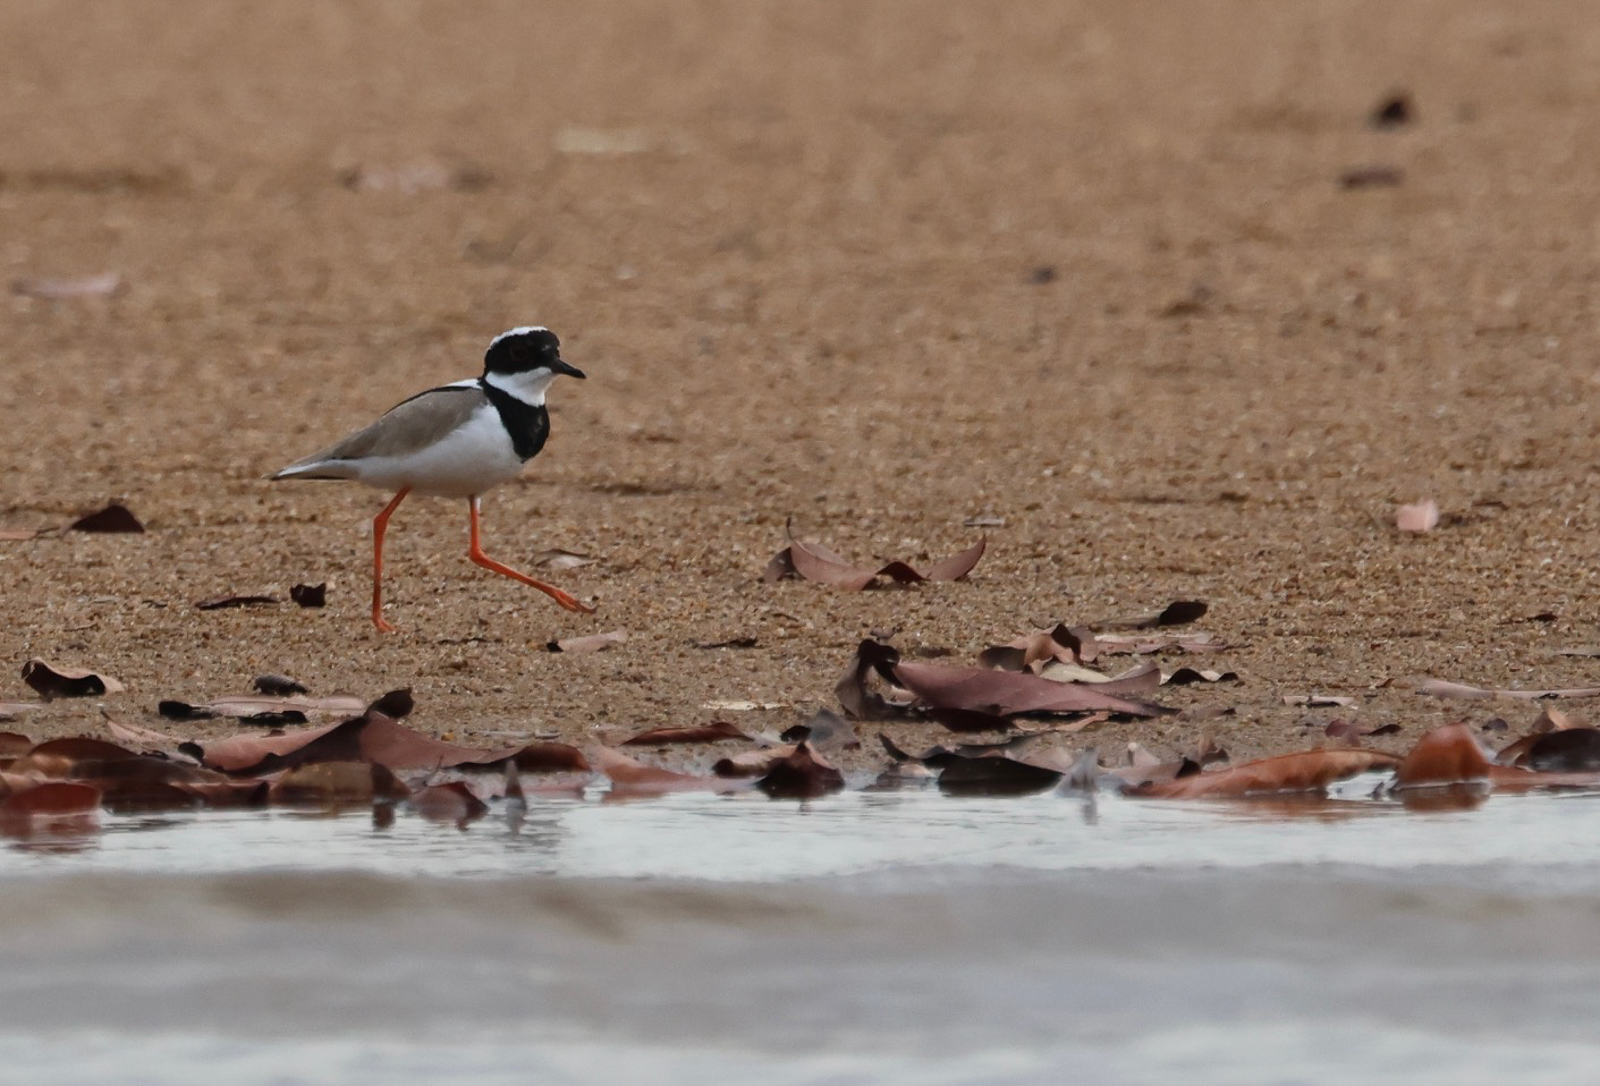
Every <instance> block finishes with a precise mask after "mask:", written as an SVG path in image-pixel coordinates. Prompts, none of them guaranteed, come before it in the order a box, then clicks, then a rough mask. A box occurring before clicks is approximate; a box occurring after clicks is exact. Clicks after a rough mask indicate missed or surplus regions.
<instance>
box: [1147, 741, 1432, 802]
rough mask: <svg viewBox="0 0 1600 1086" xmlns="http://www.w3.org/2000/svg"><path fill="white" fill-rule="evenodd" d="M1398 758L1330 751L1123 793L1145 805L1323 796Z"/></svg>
mask: <svg viewBox="0 0 1600 1086" xmlns="http://www.w3.org/2000/svg"><path fill="white" fill-rule="evenodd" d="M1399 761H1400V759H1399V758H1397V757H1395V756H1394V755H1393V754H1385V753H1383V752H1382V751H1377V750H1361V749H1358V748H1330V749H1326V750H1307V751H1300V752H1299V753H1295V754H1280V755H1278V756H1277V757H1275V758H1262V759H1260V760H1259V761H1255V762H1246V763H1245V764H1243V765H1240V766H1235V767H1234V768H1232V769H1224V770H1221V771H1220V772H1217V773H1191V774H1189V775H1188V776H1180V777H1177V778H1175V779H1173V780H1170V781H1152V782H1150V783H1148V784H1143V785H1139V786H1136V787H1133V788H1130V789H1127V794H1128V795H1131V796H1140V797H1144V798H1149V799H1226V798H1239V797H1243V796H1256V795H1281V794H1284V793H1291V792H1322V791H1325V790H1326V789H1327V787H1328V785H1330V784H1333V783H1335V782H1337V781H1342V780H1345V779H1347V778H1349V777H1354V776H1356V775H1358V774H1361V773H1365V772H1367V771H1369V770H1373V769H1387V768H1389V767H1391V766H1394V765H1396V764H1398V763H1399Z"/></svg>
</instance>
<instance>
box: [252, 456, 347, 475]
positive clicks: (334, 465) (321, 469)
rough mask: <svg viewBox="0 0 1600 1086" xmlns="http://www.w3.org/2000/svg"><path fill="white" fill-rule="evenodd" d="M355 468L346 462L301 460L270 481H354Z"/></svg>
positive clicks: (278, 473)
mask: <svg viewBox="0 0 1600 1086" xmlns="http://www.w3.org/2000/svg"><path fill="white" fill-rule="evenodd" d="M355 477H356V470H355V466H354V465H353V464H351V463H350V462H349V461H345V460H300V461H297V462H296V463H293V464H290V465H289V466H288V467H286V468H284V469H283V470H282V471H278V472H274V473H273V474H271V475H269V476H267V478H268V479H354V478H355Z"/></svg>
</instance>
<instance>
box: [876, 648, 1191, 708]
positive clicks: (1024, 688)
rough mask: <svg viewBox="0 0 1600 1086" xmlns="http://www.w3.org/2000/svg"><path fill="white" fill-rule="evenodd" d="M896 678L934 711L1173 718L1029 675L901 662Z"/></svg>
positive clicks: (1088, 688)
mask: <svg viewBox="0 0 1600 1086" xmlns="http://www.w3.org/2000/svg"><path fill="white" fill-rule="evenodd" d="M893 674H894V677H895V679H896V681H898V683H899V684H900V685H901V686H903V687H905V688H906V689H907V690H909V691H911V692H912V693H913V694H915V695H916V696H917V698H918V700H920V701H921V702H923V703H924V704H926V705H929V706H933V707H935V708H946V709H975V710H978V711H979V712H985V713H997V714H1002V715H1012V714H1015V713H1073V712H1093V711H1096V710H1101V709H1104V710H1107V711H1110V712H1114V713H1124V714H1127V715H1129V716H1146V717H1148V716H1158V715H1160V714H1162V713H1167V712H1171V710H1169V709H1166V708H1165V707H1163V706H1160V705H1155V704H1153V703H1151V702H1146V701H1137V700H1133V699H1130V698H1125V697H1121V696H1118V695H1117V694H1114V693H1106V692H1105V691H1104V690H1102V689H1101V687H1103V686H1104V685H1105V684H1104V683H1099V684H1087V683H1057V682H1051V681H1050V680H1049V679H1042V678H1039V677H1038V676H1036V675H1029V674H1026V673H1012V672H1007V671H990V670H987V669H984V668H959V667H941V666H939V665H936V664H917V663H908V662H906V661H903V660H902V661H901V662H900V663H898V664H896V665H895V666H894V668H893ZM1158 678H1159V676H1158ZM1141 681H1142V680H1141Z"/></svg>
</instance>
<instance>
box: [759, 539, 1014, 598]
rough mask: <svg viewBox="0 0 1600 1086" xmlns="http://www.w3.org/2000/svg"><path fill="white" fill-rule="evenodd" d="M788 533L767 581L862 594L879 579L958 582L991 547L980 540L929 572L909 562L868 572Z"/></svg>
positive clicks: (910, 582) (817, 545)
mask: <svg viewBox="0 0 1600 1086" xmlns="http://www.w3.org/2000/svg"><path fill="white" fill-rule="evenodd" d="M785 532H786V534H787V535H788V537H789V545H788V546H787V547H785V548H784V549H783V550H781V551H779V552H778V553H777V554H776V555H774V556H773V558H772V560H771V561H770V562H768V563H767V568H766V571H765V573H764V574H763V577H764V579H766V580H768V581H778V580H783V579H785V578H787V577H790V576H798V577H801V578H803V579H805V580H807V581H816V582H818V583H820V584H827V585H833V586H835V587H838V588H844V589H847V590H849V591H860V590H861V589H863V588H866V587H867V586H868V585H870V584H872V583H873V582H874V581H875V580H877V579H878V578H879V577H889V578H892V579H893V580H896V581H899V582H900V583H902V584H913V583H915V582H918V581H958V580H960V579H962V578H963V577H965V576H966V575H967V574H968V573H970V572H972V567H973V566H976V565H977V564H978V560H979V559H981V558H982V557H983V552H984V549H985V547H986V546H987V544H988V541H987V540H985V539H980V540H979V541H978V542H977V543H976V544H974V545H973V546H971V547H969V548H967V549H966V550H964V551H962V552H961V553H960V554H956V555H952V556H951V557H949V558H945V559H943V560H941V561H939V562H936V563H934V564H933V565H932V566H930V567H929V568H928V571H927V572H926V573H923V572H920V571H918V570H917V569H916V568H915V567H913V566H912V565H911V564H910V563H908V562H899V561H896V562H890V563H888V564H887V565H885V566H883V567H882V568H880V569H876V570H867V569H861V568H860V567H857V566H854V565H851V564H850V562H849V561H848V560H847V559H845V558H844V557H842V556H841V555H839V554H837V553H835V552H834V551H831V550H829V549H828V548H827V547H825V546H823V545H822V544H820V543H813V542H811V541H809V540H804V539H796V538H795V536H794V531H793V528H792V526H788V527H786V528H785Z"/></svg>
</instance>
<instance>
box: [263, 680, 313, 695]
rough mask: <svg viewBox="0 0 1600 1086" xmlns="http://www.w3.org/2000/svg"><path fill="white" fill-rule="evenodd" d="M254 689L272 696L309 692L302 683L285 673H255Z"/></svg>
mask: <svg viewBox="0 0 1600 1086" xmlns="http://www.w3.org/2000/svg"><path fill="white" fill-rule="evenodd" d="M253 685H254V686H255V688H256V691H257V692H258V693H261V694H265V695H267V696H268V697H273V698H286V697H289V696H290V695H291V694H309V693H311V691H309V690H307V689H306V688H305V686H304V685H302V684H301V683H298V682H296V681H295V680H293V679H291V678H289V676H287V675H271V674H269V675H257V676H256V679H255V683H254V684H253Z"/></svg>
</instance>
